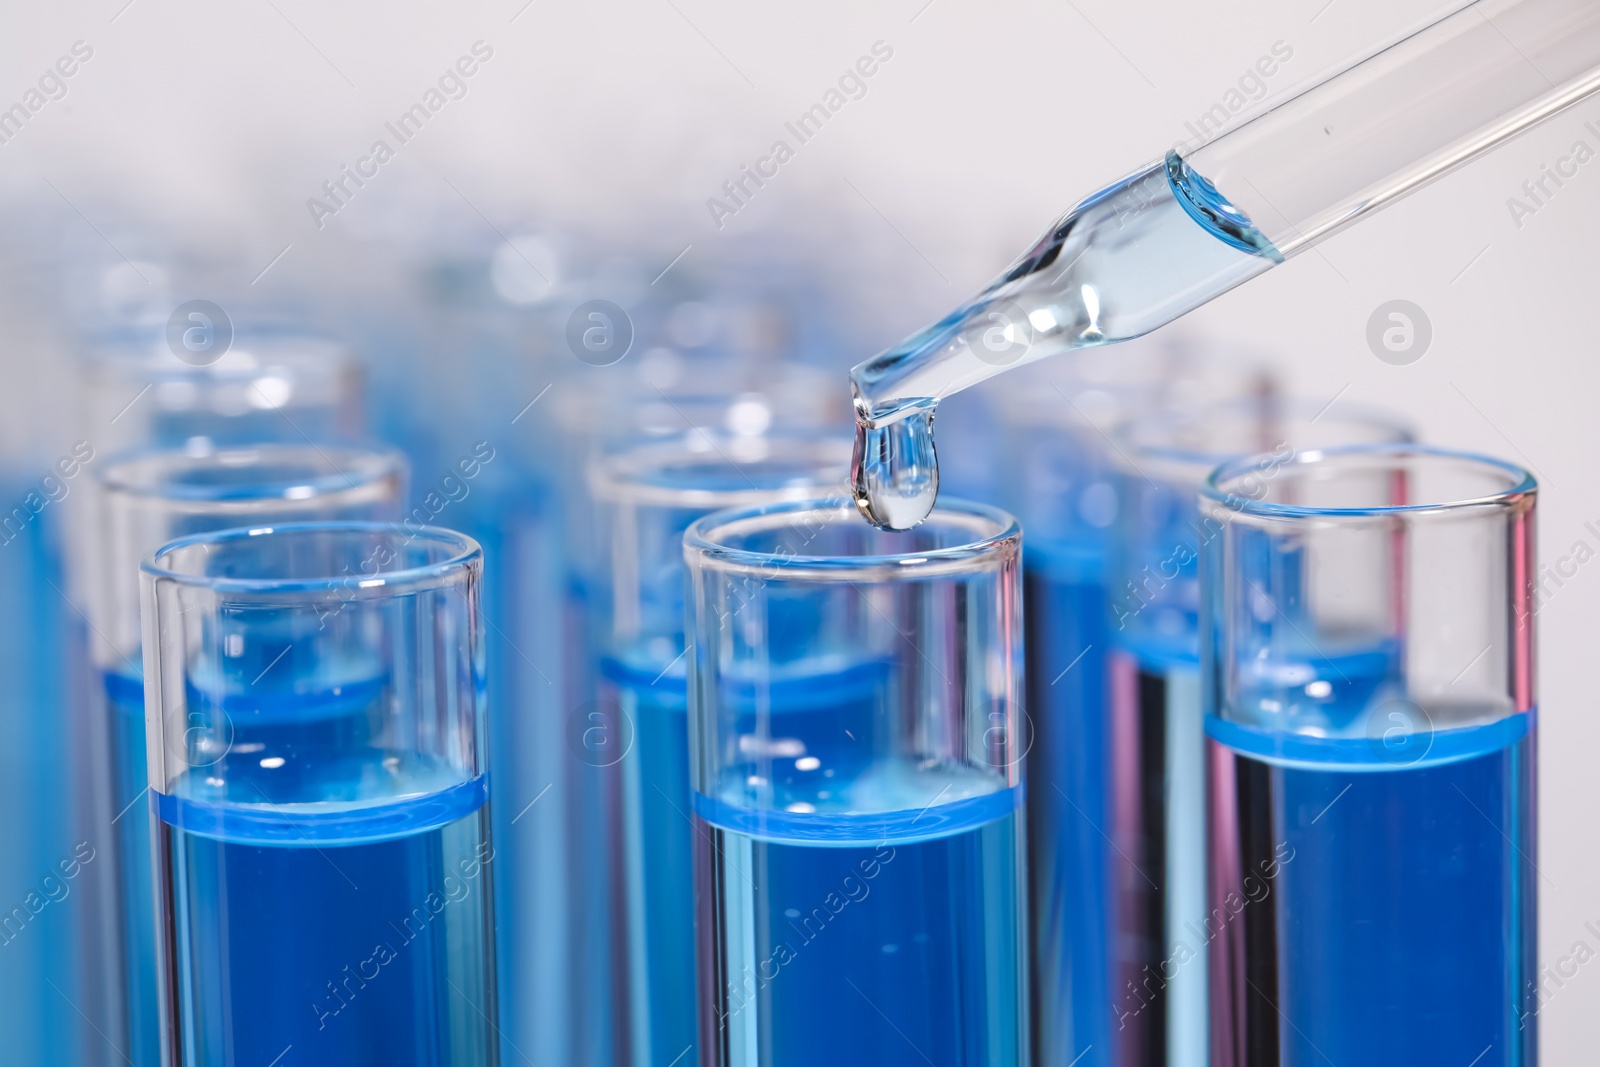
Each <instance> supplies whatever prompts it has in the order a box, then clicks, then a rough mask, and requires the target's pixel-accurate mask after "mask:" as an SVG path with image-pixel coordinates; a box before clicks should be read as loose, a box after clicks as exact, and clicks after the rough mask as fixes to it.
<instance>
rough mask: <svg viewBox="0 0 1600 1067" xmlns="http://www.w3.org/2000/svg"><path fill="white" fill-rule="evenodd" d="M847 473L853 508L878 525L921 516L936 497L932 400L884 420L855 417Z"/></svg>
mask: <svg viewBox="0 0 1600 1067" xmlns="http://www.w3.org/2000/svg"><path fill="white" fill-rule="evenodd" d="M881 418H882V416H881V415H880V416H879V419H880V420H881ZM850 474H851V481H852V485H853V488H854V492H855V500H856V507H857V508H859V509H860V511H861V514H862V515H864V516H866V519H867V521H868V522H870V523H872V525H874V526H876V527H878V528H879V529H880V530H909V529H911V528H912V527H913V526H916V525H917V524H918V523H920V522H922V521H923V520H924V519H926V518H927V517H928V515H929V513H931V512H932V511H933V504H934V501H935V500H937V499H938V498H939V461H938V458H937V457H936V456H935V454H934V450H933V407H932V405H931V404H927V405H925V406H920V407H918V408H916V409H915V410H913V411H911V412H910V413H909V414H907V415H906V416H905V417H903V418H900V419H897V420H895V421H894V422H890V423H888V424H883V423H882V422H881V421H879V422H878V424H877V425H871V424H869V422H868V421H867V420H866V419H865V418H861V417H858V418H857V420H856V450H855V459H854V462H853V463H852V464H851V471H850Z"/></svg>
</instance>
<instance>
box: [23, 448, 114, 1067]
mask: <svg viewBox="0 0 1600 1067" xmlns="http://www.w3.org/2000/svg"><path fill="white" fill-rule="evenodd" d="M35 477H37V475H35ZM38 490H39V486H38V483H37V482H36V481H33V482H23V481H22V480H21V479H20V478H18V477H16V476H15V475H14V474H7V475H5V476H0V498H3V499H4V500H5V501H6V503H5V505H4V507H5V508H7V509H13V508H15V507H17V506H18V505H21V504H22V502H23V501H24V500H25V499H26V498H27V497H28V494H29V493H30V492H37V491H38ZM60 507H61V505H60V504H51V505H49V506H48V507H47V508H46V509H45V511H44V512H43V513H42V514H40V515H38V516H36V517H35V516H32V515H31V513H30V512H29V510H28V508H27V507H26V506H25V505H24V506H21V508H20V511H21V513H22V515H26V516H28V521H27V522H26V523H23V522H22V521H21V519H20V518H19V515H18V512H17V511H16V510H9V511H7V512H6V513H5V514H3V515H0V519H3V520H5V524H4V525H3V526H0V597H3V599H4V603H5V604H6V605H7V609H8V610H7V614H6V619H7V622H6V623H5V624H3V631H0V672H3V674H4V677H5V678H6V679H7V680H8V686H7V693H6V703H5V706H4V709H3V712H0V805H3V809H0V810H4V811H5V812H6V813H7V818H6V820H5V822H4V824H3V827H0V857H3V859H0V1035H3V1054H0V1058H3V1059H4V1060H6V1062H14V1063H27V1064H33V1063H72V1064H77V1063H82V1062H85V1055H86V1051H87V1050H88V1049H89V1048H90V1046H89V1045H88V1042H89V1041H93V1042H96V1043H97V1047H98V1048H104V1044H103V1042H101V1041H100V1038H99V1037H98V1036H96V1035H95V1033H94V1031H93V1030H91V1029H89V1028H88V1027H86V1026H84V1024H83V1020H82V1018H81V1017H80V1016H79V1015H78V1011H77V1010H75V1009H74V1007H73V1005H75V1004H76V1005H78V1006H79V1008H80V1009H81V1010H82V1011H83V1012H84V1013H85V1014H87V1015H88V1016H89V1017H90V1018H92V1019H94V1020H95V1022H96V1024H97V1025H100V1026H102V1027H105V1028H107V1029H111V1026H110V1024H109V1023H108V1022H107V1021H106V1020H105V1019H104V1010H103V1007H102V1005H101V1004H100V1003H99V1002H98V998H97V997H96V996H95V992H96V989H95V985H96V981H97V979H98V978H99V976H100V973H101V971H102V970H103V967H101V966H99V963H100V961H99V959H98V955H96V957H95V958H94V959H93V960H92V964H87V961H85V960H84V959H80V956H79V953H80V952H89V951H93V950H94V949H95V948H97V947H98V946H97V942H96V939H95V933H96V932H97V931H96V929H95V926H96V923H95V917H96V908H95V905H96V903H97V899H96V898H97V893H98V886H99V885H100V884H101V882H102V881H103V880H104V878H105V877H106V876H107V875H108V874H109V872H110V870H111V868H112V867H113V865H114V864H115V860H114V859H113V858H112V856H111V850H110V849H109V848H108V847H107V846H106V844H105V838H104V836H103V835H101V834H96V833H94V831H93V825H95V823H94V822H93V820H92V819H85V818H83V815H84V813H83V812H82V811H79V810H76V809H77V808H78V806H79V805H83V806H84V807H87V806H88V805H87V804H86V803H85V802H86V801H87V799H88V798H87V797H86V796H84V795H83V794H87V793H88V792H89V786H88V784H87V783H81V784H80V783H79V782H75V781H74V779H75V778H77V777H78V776H77V775H76V774H75V773H74V772H75V770H76V766H75V765H76V763H77V761H79V760H80V759H82V752H83V749H84V745H83V743H82V740H83V737H84V734H85V733H86V731H87V727H88V726H89V724H88V723H85V722H83V721H82V720H81V719H79V718H77V716H75V715H74V714H72V713H73V712H74V711H76V709H77V707H78V706H79V702H78V701H76V700H74V699H72V698H74V697H77V696H79V695H81V694H79V693H76V692H73V691H72V687H75V686H76V685H77V684H80V679H81V677H82V676H81V675H80V674H79V673H78V672H77V671H75V670H73V669H72V667H74V666H76V664H74V663H72V662H71V661H72V659H73V658H74V653H78V652H81V649H82V646H83V644H84V643H83V642H82V641H81V640H72V639H69V638H68V633H69V629H68V618H69V617H71V616H67V612H68V602H67V600H66V598H65V596H64V595H63V593H62V590H64V589H66V587H67V582H66V579H65V578H64V576H63V575H62V573H61V570H62V568H61V563H60V560H59V558H58V551H59V549H58V548H57V546H58V545H59V543H60V536H59V535H60V532H61V531H60V530H59V529H57V528H54V527H55V524H56V520H57V519H58V518H59V517H60V516H59V515H58V514H57V513H58V511H59V510H60ZM64 616H65V617H64ZM72 618H75V617H72ZM74 636H75V637H76V636H80V635H74ZM94 725H95V726H96V727H98V723H96V724H94ZM96 733H98V730H97V731H96ZM108 817H109V816H102V817H101V818H100V819H99V820H98V824H100V825H103V824H104V823H105V821H106V819H107V818H108ZM86 823H87V824H88V825H85V824H86ZM86 858H87V862H83V861H84V860H85V859H86ZM52 986H54V987H55V988H51V987H52ZM57 990H60V992H59V993H58V992H57ZM85 1038H86V1039H87V1040H85ZM105 1051H106V1053H107V1054H108V1055H114V1054H113V1053H111V1052H110V1050H109V1048H106V1049H105Z"/></svg>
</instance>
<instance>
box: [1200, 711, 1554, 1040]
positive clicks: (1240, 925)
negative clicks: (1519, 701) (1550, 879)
mask: <svg viewBox="0 0 1600 1067" xmlns="http://www.w3.org/2000/svg"><path fill="white" fill-rule="evenodd" d="M1207 732H1208V734H1209V735H1210V741H1209V745H1210V746H1211V748H1212V750H1213V756H1212V759H1213V761H1214V763H1216V765H1217V766H1219V767H1225V768H1228V770H1229V774H1230V777H1229V778H1228V779H1227V781H1228V782H1229V784H1231V786H1232V788H1231V789H1230V790H1229V791H1228V793H1226V794H1224V795H1225V798H1226V799H1228V800H1230V801H1232V804H1231V806H1230V809H1231V811H1232V812H1233V813H1234V816H1233V818H1231V819H1230V818H1226V817H1223V816H1214V818H1218V819H1220V820H1221V821H1219V822H1218V824H1217V826H1216V832H1217V833H1218V834H1219V835H1220V837H1221V839H1222V840H1224V841H1226V842H1233V843H1234V851H1235V852H1236V854H1237V857H1238V866H1237V868H1230V869H1227V870H1225V871H1224V872H1223V879H1224V881H1225V882H1230V880H1231V881H1232V882H1237V883H1239V884H1238V885H1237V889H1238V890H1239V891H1241V894H1242V895H1243V894H1244V892H1245V891H1247V890H1248V889H1249V887H1250V884H1252V883H1245V882H1244V879H1243V875H1245V874H1250V875H1252V876H1254V879H1255V880H1254V882H1253V885H1254V893H1251V894H1249V895H1250V896H1251V898H1252V899H1251V902H1250V903H1248V904H1245V905H1243V908H1242V911H1240V912H1239V914H1238V915H1237V916H1236V917H1234V918H1233V919H1231V920H1230V921H1228V922H1226V923H1224V922H1223V920H1222V919H1220V918H1219V919H1217V920H1215V923H1214V925H1217V926H1219V927H1221V928H1223V929H1224V931H1225V932H1224V933H1223V934H1220V935H1216V941H1214V944H1215V943H1218V942H1223V941H1224V940H1226V941H1227V942H1228V943H1229V944H1230V946H1231V948H1232V954H1231V956H1230V958H1231V960H1232V961H1233V967H1234V969H1233V972H1232V973H1233V974H1234V975H1236V976H1237V977H1235V979H1234V981H1233V982H1232V983H1231V984H1230V986H1229V987H1228V989H1225V990H1221V991H1219V993H1220V994H1221V995H1220V996H1215V997H1214V998H1213V1004H1214V1006H1215V1007H1217V1008H1218V1010H1219V1011H1220V1015H1218V1016H1215V1017H1214V1018H1213V1022H1212V1029H1213V1034H1214V1040H1222V1041H1226V1042H1231V1043H1232V1047H1233V1049H1234V1050H1236V1054H1237V1056H1238V1057H1240V1058H1236V1059H1229V1060H1227V1061H1226V1062H1239V1063H1274V1064H1283V1065H1285V1067H1300V1065H1305V1067H1310V1065H1312V1064H1319V1063H1330V1062H1331V1063H1337V1064H1346V1063H1349V1064H1372V1065H1375V1067H1386V1065H1395V1067H1399V1065H1402V1064H1404V1065H1412V1064H1419V1063H1430V1064H1431V1063H1440V1064H1443V1063H1463V1064H1466V1063H1473V1064H1475V1065H1476V1067H1521V1065H1527V1064H1533V1063H1535V1062H1536V1061H1537V1060H1536V1057H1537V1044H1536V1019H1535V1016H1534V1012H1535V1009H1536V1007H1537V1003H1538V1001H1537V999H1536V993H1535V991H1534V987H1533V983H1535V982H1536V981H1537V976H1536V974H1535V968H1536V966H1537V960H1536V945H1535V937H1534V935H1535V929H1536V926H1535V898H1536V893H1537V877H1538V876H1537V872H1536V870H1535V869H1534V861H1535V855H1536V853H1535V847H1536V826H1535V823H1534V805H1535V788H1536V779H1535V773H1534V760H1535V755H1534V730H1533V716H1532V714H1531V713H1529V714H1518V715H1512V716H1511V717H1509V718H1506V719H1503V720H1501V721H1498V722H1492V723H1489V724H1487V725H1477V726H1466V727H1460V728H1455V729H1438V730H1436V731H1434V732H1432V733H1431V734H1427V735H1423V734H1418V735H1416V737H1415V738H1411V739H1408V742H1414V744H1412V751H1409V752H1404V753H1403V754H1400V755H1397V754H1396V752H1394V751H1392V750H1387V749H1386V748H1385V746H1384V745H1383V744H1382V742H1381V740H1379V741H1371V740H1368V739H1367V738H1366V737H1355V738H1349V739H1345V738H1315V737H1305V736H1296V735H1285V734H1277V733H1271V732H1268V731H1266V730H1261V729H1254V728H1251V727H1246V726H1241V725H1238V724H1235V723H1231V722H1226V721H1223V720H1219V719H1216V718H1211V719H1208V720H1207ZM1269 874H1270V876H1268V875H1269ZM1215 896H1216V893H1215V891H1214V893H1213V897H1214V899H1213V900H1212V901H1211V905H1212V908H1213V914H1215V913H1216V908H1217V906H1218V903H1219V902H1218V900H1216V899H1215ZM1213 951H1215V949H1213ZM1245 979H1248V981H1245ZM1229 990H1233V991H1235V992H1237V993H1238V995H1237V996H1230V995H1228V991H1229ZM1284 1020H1288V1022H1285V1021H1284ZM1290 1023H1292V1025H1289V1024H1290Z"/></svg>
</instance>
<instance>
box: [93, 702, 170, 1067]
mask: <svg viewBox="0 0 1600 1067" xmlns="http://www.w3.org/2000/svg"><path fill="white" fill-rule="evenodd" d="M104 678H105V692H106V700H107V705H108V707H109V708H110V712H111V722H110V727H111V758H112V768H113V771H112V778H113V781H112V789H111V797H112V809H113V810H112V812H111V816H110V817H111V818H112V819H113V820H114V822H113V823H112V829H113V830H115V831H116V848H115V856H116V860H115V863H116V867H117V874H116V882H117V901H118V904H119V908H118V915H119V917H120V926H121V939H120V940H121V952H120V964H121V970H122V981H123V982H124V983H125V984H126V989H127V1005H128V1044H129V1048H127V1049H126V1050H124V1051H126V1053H127V1055H128V1058H129V1059H130V1060H132V1061H133V1064H134V1067H146V1065H148V1067H157V1065H158V1064H160V1062H161V1007H160V1004H159V1003H158V1001H157V997H156V981H157V978H156V904H155V888H154V885H155V879H154V876H153V874H152V873H151V866H150V862H151V861H150V855H151V853H150V804H149V802H148V801H147V799H146V794H147V792H148V787H149V784H150V774H149V770H148V766H149V764H148V762H147V760H146V754H145V725H144V678H143V677H142V675H138V676H136V675H134V674H132V673H127V674H123V673H119V672H116V671H108V672H106V674H105V676H104Z"/></svg>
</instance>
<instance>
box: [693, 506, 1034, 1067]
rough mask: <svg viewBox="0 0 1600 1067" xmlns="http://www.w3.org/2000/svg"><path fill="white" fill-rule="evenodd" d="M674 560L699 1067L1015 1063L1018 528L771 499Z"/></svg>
mask: <svg viewBox="0 0 1600 1067" xmlns="http://www.w3.org/2000/svg"><path fill="white" fill-rule="evenodd" d="M684 556H685V558H686V560H687V561H688V566H689V590H690V601H691V602H690V619H691V625H692V629H693V644H692V646H691V648H690V652H689V658H690V660H691V663H690V676H689V705H690V720H691V726H690V731H691V732H690V756H691V781H692V786H693V798H692V800H693V817H694V825H695V839H694V849H695V894H696V901H697V908H698V916H697V923H696V936H697V940H698V943H699V971H698V973H699V983H700V988H699V1010H700V1049H701V1061H700V1062H701V1063H702V1064H707V1065H712V1064H714V1065H718V1067H732V1065H740V1067H757V1065H760V1067H787V1065H800V1064H817V1063H830V1064H841V1065H845V1067H854V1065H867V1064H878V1063H915V1062H922V1061H924V1060H926V1061H928V1062H939V1063H944V1064H950V1065H952V1067H976V1065H979V1064H1007V1065H1011V1064H1022V1063H1025V1062H1026V1061H1027V1048H1028V1045H1027V1011H1028V1004H1027V975H1026V963H1025V960H1024V951H1025V941H1026V926H1027V917H1026V911H1025V900H1024V869H1023V868H1024V860H1023V815H1022V810H1021V809H1022V803H1023V766H1022V755H1023V749H1024V745H1025V738H1024V730H1023V729H1022V719H1023V716H1022V707H1021V702H1022V655H1023V649H1022V603H1021V590H1020V588H1019V577H1020V575H1019V570H1020V565H1021V558H1020V556H1021V531H1020V528H1019V527H1018V525H1017V523H1016V520H1015V519H1013V518H1012V517H1011V516H1009V515H1007V514H1006V513H1004V512H1002V511H999V510H996V509H994V508H989V507H984V506H981V505H976V504H966V503H961V502H955V501H947V502H945V503H943V504H942V505H941V506H940V508H938V509H937V510H935V511H934V512H933V514H932V516H931V518H930V519H929V520H928V521H927V522H926V523H924V524H923V525H922V526H919V527H918V528H916V529H915V530H912V531H908V532H904V533H887V532H883V531H879V530H875V529H872V528H870V527H868V526H867V525H866V524H865V523H863V522H862V521H861V518H860V515H859V514H858V513H857V512H856V510H855V508H854V505H853V504H851V503H848V502H846V503H839V502H837V501H799V502H789V503H784V504H778V505H769V506H766V507H755V508H747V509H742V510H734V511H722V512H717V513H714V514H712V515H708V516H706V517H705V518H702V519H700V520H698V521H696V522H695V523H694V525H692V526H690V527H689V529H688V531H687V532H686V533H685V535H684ZM919 1054H920V1055H919ZM933 1057H938V1059H937V1061H935V1060H934V1059H933Z"/></svg>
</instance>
